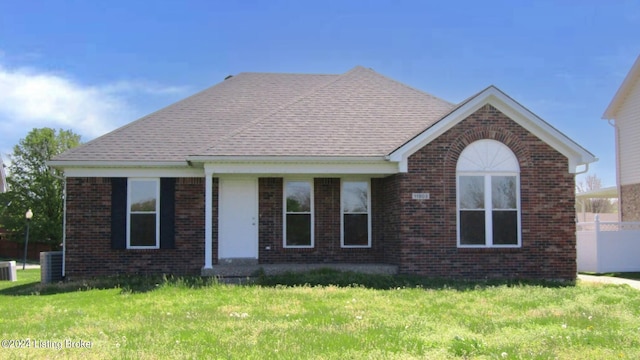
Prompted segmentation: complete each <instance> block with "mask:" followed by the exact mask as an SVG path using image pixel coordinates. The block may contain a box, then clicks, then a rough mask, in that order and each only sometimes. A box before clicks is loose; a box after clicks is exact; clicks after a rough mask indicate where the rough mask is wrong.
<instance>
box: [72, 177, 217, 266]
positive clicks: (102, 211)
mask: <svg viewBox="0 0 640 360" xmlns="http://www.w3.org/2000/svg"><path fill="white" fill-rule="evenodd" d="M213 189H214V191H213V195H214V196H213V200H214V214H213V216H214V219H216V218H217V208H218V206H217V199H218V197H217V189H218V186H217V179H214V184H213ZM67 194H68V195H67V244H66V246H67V248H66V275H67V277H68V278H79V277H90V276H98V275H114V274H119V273H128V274H158V273H160V274H161V273H172V274H199V273H200V269H201V268H202V266H203V264H204V179H201V178H179V179H177V181H176V194H175V214H176V217H175V234H176V236H175V249H154V250H126V249H121V250H117V249H112V248H111V179H110V178H68V179H67ZM216 228H217V221H214V242H213V244H214V253H217V229H216Z"/></svg>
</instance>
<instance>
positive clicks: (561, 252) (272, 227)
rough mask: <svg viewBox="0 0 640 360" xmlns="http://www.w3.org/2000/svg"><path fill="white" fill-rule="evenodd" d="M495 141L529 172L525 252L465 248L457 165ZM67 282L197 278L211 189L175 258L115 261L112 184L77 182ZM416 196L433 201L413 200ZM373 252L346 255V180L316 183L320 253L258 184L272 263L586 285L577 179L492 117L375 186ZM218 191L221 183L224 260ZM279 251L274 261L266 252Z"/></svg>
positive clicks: (186, 222) (184, 191) (274, 184)
mask: <svg viewBox="0 0 640 360" xmlns="http://www.w3.org/2000/svg"><path fill="white" fill-rule="evenodd" d="M480 139H494V140H497V141H501V142H502V143H504V144H505V145H507V146H508V147H509V148H511V150H512V151H513V152H514V154H515V155H516V157H517V158H518V161H519V164H520V171H521V172H520V190H521V209H522V211H521V220H522V228H521V232H522V247H521V248H516V249H513V248H511V249H497V248H490V249H486V248H485V249H469V248H466V249H463V248H458V247H457V241H456V237H457V233H456V229H457V228H456V227H457V225H456V188H455V185H456V163H457V160H458V157H459V155H460V153H461V152H462V151H463V150H464V148H465V147H466V146H467V145H468V144H470V143H472V142H473V141H476V140H480ZM67 189H68V197H67V275H68V276H69V277H86V276H94V275H107V274H116V273H123V272H126V273H173V274H198V273H199V272H200V269H201V267H202V265H203V264H204V179H202V178H181V179H178V180H177V182H176V209H175V211H176V224H175V233H176V238H175V247H176V248H175V249H159V250H113V249H111V243H110V226H111V222H110V220H111V219H110V216H111V180H110V179H108V178H69V179H68V180H67ZM414 192H428V193H430V199H429V200H412V199H411V194H412V193H414ZM371 197H372V199H371V203H372V217H373V218H372V222H373V224H372V248H364V249H362V248H359V249H358V248H356V249H343V248H341V247H340V226H341V222H340V216H341V214H340V179H339V178H316V179H314V199H315V246H314V248H312V249H285V248H284V247H283V226H282V220H283V179H282V178H273V177H272V178H260V179H259V214H260V218H259V261H260V262H261V263H287V262H289V263H304V262H352V263H374V262H384V263H390V264H397V265H399V268H400V272H402V273H412V274H421V275H426V276H432V277H449V278H471V279H483V278H544V279H575V274H576V253H575V243H576V239H575V224H574V216H575V209H574V177H573V175H572V174H570V173H569V172H568V160H567V159H566V158H565V157H564V156H563V155H561V154H560V153H558V152H557V151H555V150H554V149H552V148H551V147H550V146H548V145H546V144H545V143H544V142H542V141H541V140H539V139H538V138H536V137H535V136H533V135H531V134H530V133H529V132H527V131H526V130H525V129H524V128H522V127H521V126H519V125H518V124H517V123H515V122H514V121H512V120H510V119H509V118H508V117H506V116H505V115H503V114H502V113H500V112H499V111H498V110H497V109H495V108H494V107H492V106H490V105H486V106H484V107H482V108H481V109H479V110H478V111H477V112H476V113H474V114H473V115H471V116H469V117H468V118H467V119H465V120H463V121H462V122H460V123H459V124H457V125H456V126H454V127H453V128H452V129H450V130H449V131H447V132H446V133H444V134H443V135H442V136H440V137H439V138H437V139H435V140H434V141H433V142H431V143H430V144H428V145H426V146H425V147H424V148H422V149H421V150H419V151H418V152H416V153H415V154H413V155H412V156H411V157H410V158H409V172H408V173H403V174H396V175H392V176H388V177H386V178H374V179H371ZM217 211H218V179H214V181H213V224H214V228H213V260H214V263H215V262H216V260H217V253H218V240H217V238H218V236H217ZM267 248H269V250H267Z"/></svg>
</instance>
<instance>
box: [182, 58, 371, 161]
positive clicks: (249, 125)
mask: <svg viewBox="0 0 640 360" xmlns="http://www.w3.org/2000/svg"><path fill="white" fill-rule="evenodd" d="M358 67H359V66H356V67H354V68H353V69H351V70H349V71H347V72H346V73H344V74H333V75H331V74H325V75H330V76H335V78H334V79H333V80H331V81H327V82H326V83H325V84H322V85H318V86H316V87H314V88H312V89H310V90H309V91H307V92H305V93H304V94H301V95H299V96H298V97H296V98H294V99H293V100H291V101H289V102H287V103H285V104H283V105H280V106H278V107H277V108H275V109H273V110H272V111H270V112H268V113H266V114H264V115H262V116H259V117H257V118H255V119H253V120H251V121H249V122H248V123H246V124H244V125H242V126H240V127H238V128H237V129H235V130H233V131H232V132H230V133H229V134H227V135H225V136H223V137H221V138H220V139H218V140H216V141H215V142H214V144H213V145H211V146H208V147H207V148H205V149H203V150H204V151H205V152H206V151H208V150H210V149H213V148H214V147H215V146H216V145H217V144H220V143H222V142H224V141H226V140H228V139H231V138H233V137H234V136H236V135H238V134H240V133H242V132H244V131H246V130H248V129H250V128H252V127H253V126H254V125H256V124H257V123H259V122H260V121H262V120H264V119H266V118H268V117H269V116H271V115H273V114H276V113H278V112H280V111H282V110H284V109H286V108H288V107H290V106H292V105H294V104H296V103H298V102H300V101H302V100H304V99H306V98H308V97H309V96H310V95H312V94H314V93H316V92H317V91H318V90H321V89H324V88H326V87H327V86H329V85H332V84H334V83H335V82H336V81H338V80H339V79H341V78H343V77H344V76H346V75H347V74H350V73H351V72H353V71H355V70H356V69H357V68H358ZM245 74H246V73H245ZM265 74H273V73H265ZM299 75H311V76H313V75H314V74H299ZM193 155H195V154H193Z"/></svg>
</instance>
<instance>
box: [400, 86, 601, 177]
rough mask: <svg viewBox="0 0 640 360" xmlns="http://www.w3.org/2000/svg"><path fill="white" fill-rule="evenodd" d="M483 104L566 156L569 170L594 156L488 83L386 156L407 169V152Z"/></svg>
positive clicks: (409, 152)
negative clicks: (496, 110) (491, 107)
mask: <svg viewBox="0 0 640 360" xmlns="http://www.w3.org/2000/svg"><path fill="white" fill-rule="evenodd" d="M486 104H490V105H492V106H493V107H495V108H496V109H498V110H500V111H501V112H502V113H503V114H505V115H506V116H507V117H509V118H510V119H512V120H513V121H515V122H517V123H518V124H519V125H520V126H522V127H524V128H525V129H527V130H528V131H529V132H531V133H532V134H534V135H535V136H537V137H538V138H540V139H541V140H542V141H544V142H545V143H547V144H548V145H549V146H551V147H552V148H554V149H555V150H557V151H558V152H559V153H561V154H563V155H564V156H566V157H567V159H569V172H570V173H577V172H578V171H579V169H578V168H579V167H580V166H588V164H589V163H592V162H595V161H597V160H598V159H597V158H596V157H595V156H594V155H593V154H592V153H590V152H589V151H588V150H586V149H585V148H583V147H582V146H580V145H578V144H577V143H576V142H574V141H573V140H571V139H570V138H569V137H567V136H566V135H565V134H563V133H562V132H560V131H559V130H557V129H556V128H554V127H553V126H551V125H550V124H549V123H547V122H546V121H544V120H542V119H541V118H540V117H538V116H537V115H536V114H534V113H533V112H531V111H529V110H528V109H527V108H525V107H524V106H522V105H521V104H520V103H518V102H516V101H515V100H513V99H512V98H511V97H509V96H508V95H506V94H505V93H503V92H502V91H501V90H499V89H498V88H496V87H495V86H489V87H488V88H486V89H485V90H483V91H481V92H480V93H478V94H476V95H475V96H473V97H471V98H469V99H468V100H466V101H465V102H463V103H462V104H460V105H459V106H458V107H457V108H455V109H454V110H453V111H452V112H451V113H449V114H448V115H446V116H445V117H443V118H442V119H441V120H440V121H438V122H437V123H435V124H434V125H432V126H431V127H429V128H427V129H426V130H425V131H423V132H422V133H420V134H419V135H417V136H416V137H414V138H413V139H411V140H409V141H408V142H407V143H405V144H404V145H402V146H401V147H399V148H398V149H396V150H395V151H393V152H392V153H391V154H390V155H389V160H391V161H395V162H398V163H399V166H400V171H402V172H406V171H408V159H409V157H410V156H411V155H413V154H414V153H415V152H416V151H418V150H419V149H421V148H422V147H424V146H425V145H427V144H428V143H430V142H431V141H433V140H434V139H436V138H437V137H438V136H440V135H442V134H443V133H445V132H446V131H447V130H449V129H451V128H452V127H454V126H455V125H456V124H458V123H459V122H460V121H462V120H464V119H466V118H467V117H468V116H470V115H471V114H473V113H474V112H476V111H477V110H478V109H480V108H481V107H482V106H484V105H486Z"/></svg>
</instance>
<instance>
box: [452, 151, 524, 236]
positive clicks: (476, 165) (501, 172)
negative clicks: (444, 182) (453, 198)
mask: <svg viewBox="0 0 640 360" xmlns="http://www.w3.org/2000/svg"><path fill="white" fill-rule="evenodd" d="M456 174H457V176H456V177H457V184H456V188H457V206H458V246H459V247H519V246H521V235H520V233H521V231H520V166H519V165H518V159H517V158H516V156H515V155H514V154H513V152H512V151H511V149H509V147H507V146H506V145H504V144H503V143H501V142H499V141H496V140H488V139H485V140H478V141H475V142H473V143H471V144H469V145H468V146H467V147H466V148H465V149H464V150H463V151H462V153H461V154H460V158H459V159H458V163H457V166H456Z"/></svg>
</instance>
